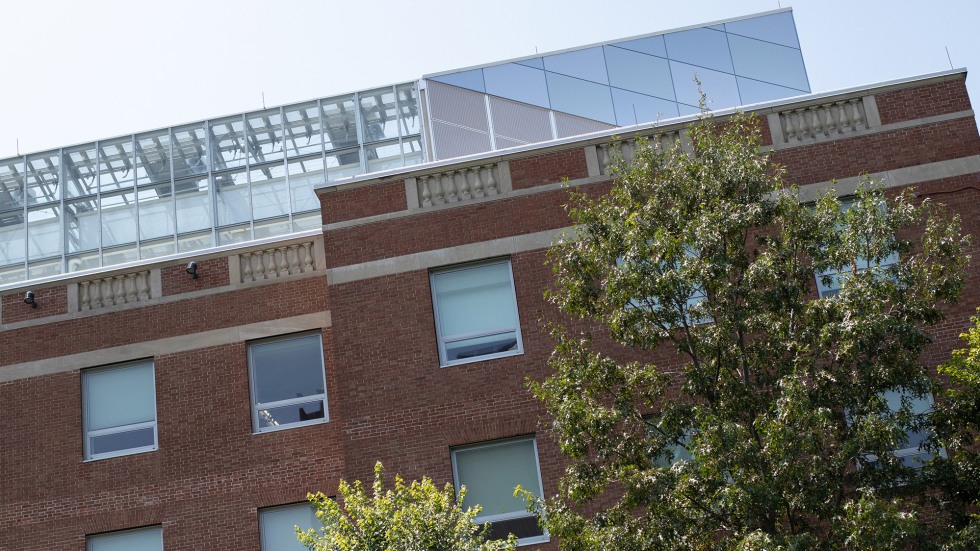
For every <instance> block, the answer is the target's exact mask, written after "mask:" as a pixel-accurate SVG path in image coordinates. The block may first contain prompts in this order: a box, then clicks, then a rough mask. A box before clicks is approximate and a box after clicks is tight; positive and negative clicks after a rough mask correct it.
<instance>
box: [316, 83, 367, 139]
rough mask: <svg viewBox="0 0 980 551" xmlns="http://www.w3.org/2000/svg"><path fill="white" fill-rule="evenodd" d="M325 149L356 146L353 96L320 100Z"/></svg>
mask: <svg viewBox="0 0 980 551" xmlns="http://www.w3.org/2000/svg"><path fill="white" fill-rule="evenodd" d="M320 109H321V111H322V116H323V127H324V128H323V129H324V132H325V135H324V141H325V146H326V149H328V150H330V149H343V148H345V147H354V146H357V144H358V141H357V109H356V108H355V106H354V95H353V94H351V95H347V96H338V97H334V98H328V99H324V100H320Z"/></svg>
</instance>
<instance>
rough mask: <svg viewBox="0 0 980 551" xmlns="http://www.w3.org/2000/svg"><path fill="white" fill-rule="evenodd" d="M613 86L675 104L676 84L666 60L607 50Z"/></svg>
mask: <svg viewBox="0 0 980 551" xmlns="http://www.w3.org/2000/svg"><path fill="white" fill-rule="evenodd" d="M605 49H606V64H607V65H608V66H609V84H610V85H611V86H615V87H616V88H623V89H624V90H630V91H632V92H639V93H641V94H646V95H648V96H656V97H658V98H663V99H668V100H673V99H674V83H673V82H672V81H671V77H670V66H669V65H668V63H667V60H666V59H663V58H660V57H654V56H650V55H645V54H641V53H637V52H634V51H631V50H624V49H622V48H616V47H615V46H606V48H605Z"/></svg>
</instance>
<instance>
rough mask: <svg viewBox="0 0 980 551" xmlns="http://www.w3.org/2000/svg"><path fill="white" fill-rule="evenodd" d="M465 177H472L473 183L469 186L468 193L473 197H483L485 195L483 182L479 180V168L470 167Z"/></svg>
mask: <svg viewBox="0 0 980 551" xmlns="http://www.w3.org/2000/svg"><path fill="white" fill-rule="evenodd" d="M466 177H467V178H470V177H472V180H473V182H472V184H471V185H470V189H471V190H472V191H471V192H470V193H471V194H472V195H473V197H483V196H484V195H485V194H484V193H483V180H482V179H481V178H480V167H470V169H469V170H467V171H466Z"/></svg>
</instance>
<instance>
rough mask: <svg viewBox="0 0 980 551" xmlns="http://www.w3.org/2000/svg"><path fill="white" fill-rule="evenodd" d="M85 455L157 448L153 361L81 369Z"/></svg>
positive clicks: (111, 454)
mask: <svg viewBox="0 0 980 551" xmlns="http://www.w3.org/2000/svg"><path fill="white" fill-rule="evenodd" d="M82 420H83V424H84V426H85V446H84V447H85V459H102V458H105V457H114V456H117V455H126V454H130V453H137V452H143V451H150V450H155V449H156V448H157V409H156V387H155V384H154V380H153V362H150V361H147V362H140V363H135V364H128V365H124V366H118V367H110V368H99V369H85V370H82Z"/></svg>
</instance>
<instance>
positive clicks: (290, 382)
mask: <svg viewBox="0 0 980 551" xmlns="http://www.w3.org/2000/svg"><path fill="white" fill-rule="evenodd" d="M249 360H250V362H251V365H252V385H253V387H254V391H255V396H254V399H255V401H256V403H259V404H263V403H269V402H277V401H280V400H290V399H293V398H299V397H303V396H314V395H318V394H324V392H325V383H324V372H323V350H322V346H321V344H320V336H319V335H306V336H303V337H297V338H291V339H283V340H276V341H269V342H262V343H256V344H252V345H251V346H250V347H249Z"/></svg>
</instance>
